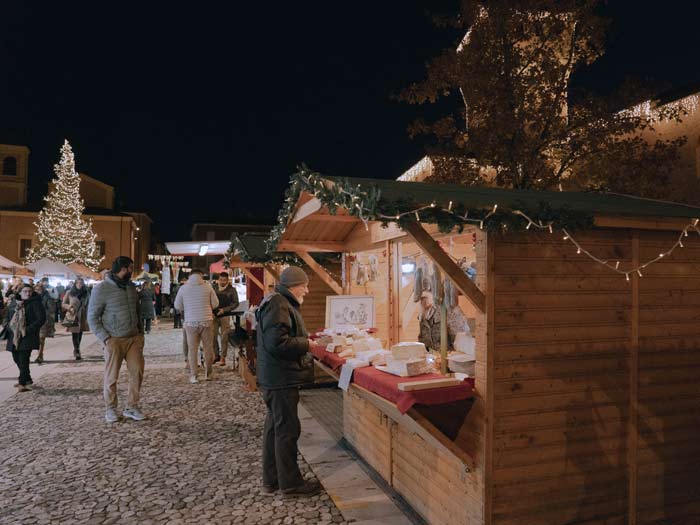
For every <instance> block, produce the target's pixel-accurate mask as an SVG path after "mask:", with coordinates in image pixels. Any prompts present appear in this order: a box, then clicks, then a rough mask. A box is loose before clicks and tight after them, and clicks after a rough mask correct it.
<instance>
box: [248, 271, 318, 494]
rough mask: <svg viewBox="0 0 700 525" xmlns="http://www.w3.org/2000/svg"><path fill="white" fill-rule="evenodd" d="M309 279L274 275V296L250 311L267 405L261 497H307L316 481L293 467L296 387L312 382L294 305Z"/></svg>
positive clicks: (301, 326)
mask: <svg viewBox="0 0 700 525" xmlns="http://www.w3.org/2000/svg"><path fill="white" fill-rule="evenodd" d="M308 283H309V278H308V276H307V275H306V274H305V273H304V271H303V270H302V269H301V268H297V267H295V266H289V267H288V268H286V269H285V270H284V271H283V272H282V273H281V274H280V284H279V285H277V288H276V289H275V293H272V294H270V295H268V296H267V297H266V298H265V299H264V300H263V301H262V303H260V306H259V307H258V310H257V312H256V320H257V356H258V361H257V372H258V377H257V379H258V384H259V386H260V392H261V394H262V396H263V399H264V401H265V405H266V406H267V415H266V417H265V426H264V429H263V475H262V481H263V492H264V493H265V494H274V493H275V492H276V491H277V490H278V489H279V490H281V491H282V492H283V493H284V494H286V495H292V496H312V495H314V494H316V493H318V492H319V489H320V486H319V484H318V482H307V481H304V478H303V477H302V475H301V471H300V470H299V465H298V464H297V441H298V440H299V435H300V434H301V424H300V422H299V416H298V415H297V405H298V404H299V387H300V386H301V385H302V384H304V383H307V382H309V381H313V361H312V360H311V361H309V358H310V356H309V353H308V351H309V345H310V344H311V341H310V340H309V339H308V337H307V336H308V334H307V331H306V327H305V326H304V320H303V319H302V317H301V313H300V312H299V306H300V305H301V303H302V302H303V301H304V296H305V295H306V294H307V293H308V292H309V287H308Z"/></svg>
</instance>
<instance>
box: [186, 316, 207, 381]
mask: <svg viewBox="0 0 700 525" xmlns="http://www.w3.org/2000/svg"><path fill="white" fill-rule="evenodd" d="M185 334H187V350H188V353H187V359H188V360H189V363H190V374H191V375H193V376H196V375H197V353H198V352H199V343H200V341H201V343H202V347H203V348H204V366H205V373H206V376H207V377H211V369H212V364H213V363H214V345H213V343H214V327H213V324H212V323H211V322H209V323H206V324H204V323H202V324H200V323H198V324H194V325H188V324H185Z"/></svg>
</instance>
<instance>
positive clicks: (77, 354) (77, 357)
mask: <svg viewBox="0 0 700 525" xmlns="http://www.w3.org/2000/svg"><path fill="white" fill-rule="evenodd" d="M73 357H75V360H76V361H80V360H81V359H82V357H81V356H80V348H73Z"/></svg>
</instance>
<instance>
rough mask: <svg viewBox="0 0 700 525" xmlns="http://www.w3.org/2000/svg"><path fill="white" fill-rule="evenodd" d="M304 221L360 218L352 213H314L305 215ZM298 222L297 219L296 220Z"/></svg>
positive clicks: (338, 220) (336, 220)
mask: <svg viewBox="0 0 700 525" xmlns="http://www.w3.org/2000/svg"><path fill="white" fill-rule="evenodd" d="M304 221H305V222H308V221H314V222H360V219H358V218H357V217H353V216H352V215H331V214H330V213H314V214H313V215H308V216H306V217H304ZM295 222H296V221H295Z"/></svg>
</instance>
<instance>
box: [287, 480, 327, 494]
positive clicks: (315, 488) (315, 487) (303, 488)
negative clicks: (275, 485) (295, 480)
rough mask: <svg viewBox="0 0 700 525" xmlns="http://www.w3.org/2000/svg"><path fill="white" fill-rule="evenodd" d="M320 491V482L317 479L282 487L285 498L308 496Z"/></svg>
mask: <svg viewBox="0 0 700 525" xmlns="http://www.w3.org/2000/svg"><path fill="white" fill-rule="evenodd" d="M319 492H321V484H320V483H319V482H318V481H305V482H304V484H303V485H299V486H298V487H292V488H289V489H283V490H282V493H283V494H284V495H285V497H287V498H308V497H311V496H315V495H316V494H318V493H319Z"/></svg>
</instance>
